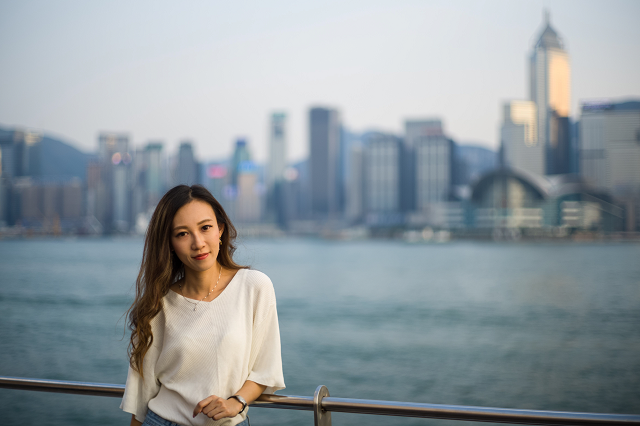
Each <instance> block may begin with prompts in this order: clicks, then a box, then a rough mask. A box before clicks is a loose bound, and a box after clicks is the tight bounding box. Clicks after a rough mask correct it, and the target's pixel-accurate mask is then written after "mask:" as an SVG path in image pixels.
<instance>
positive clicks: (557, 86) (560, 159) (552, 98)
mask: <svg viewBox="0 0 640 426" xmlns="http://www.w3.org/2000/svg"><path fill="white" fill-rule="evenodd" d="M530 99H531V101H533V102H535V104H536V106H537V109H538V111H537V113H538V120H537V121H538V131H537V134H538V140H539V141H540V142H541V143H542V144H543V145H544V147H545V163H546V164H545V172H546V173H547V174H556V173H566V172H567V170H566V169H567V164H568V163H567V161H568V159H566V158H565V157H566V155H564V153H565V152H566V151H567V148H568V144H569V143H570V142H569V137H568V121H567V119H568V117H569V114H570V112H571V111H570V105H571V67H570V65H569V55H568V53H567V51H566V50H565V48H564V43H563V41H562V39H560V37H559V36H558V33H557V32H556V31H555V30H554V29H553V28H552V27H551V24H550V22H549V13H548V12H545V28H544V30H543V31H542V34H541V35H540V37H539V38H538V41H537V42H536V45H535V46H534V48H533V52H532V54H531V62H530ZM564 163H567V164H564Z"/></svg>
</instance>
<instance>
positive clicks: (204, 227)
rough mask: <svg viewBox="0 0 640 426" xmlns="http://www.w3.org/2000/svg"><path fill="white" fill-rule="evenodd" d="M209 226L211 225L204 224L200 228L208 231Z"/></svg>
mask: <svg viewBox="0 0 640 426" xmlns="http://www.w3.org/2000/svg"><path fill="white" fill-rule="evenodd" d="M209 228H211V225H205V226H203V227H202V230H203V231H208V230H209Z"/></svg>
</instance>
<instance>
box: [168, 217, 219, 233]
mask: <svg viewBox="0 0 640 426" xmlns="http://www.w3.org/2000/svg"><path fill="white" fill-rule="evenodd" d="M212 220H213V219H208V218H207V219H202V220H201V221H200V222H198V223H197V224H196V225H202V224H203V223H205V222H211V221H212ZM181 228H185V229H187V228H189V227H188V226H187V225H179V226H176V227H175V228H173V230H174V231H175V230H176V229H181Z"/></svg>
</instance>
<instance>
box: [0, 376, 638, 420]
mask: <svg viewBox="0 0 640 426" xmlns="http://www.w3.org/2000/svg"><path fill="white" fill-rule="evenodd" d="M0 388H8V389H20V390H30V391H42V392H59V393H72V394H82V395H95V396H112V397H118V398H119V397H122V395H123V394H124V385H114V384H107V383H86V382H70V381H64V380H43V379H28V378H22V377H6V376H0ZM251 405H252V406H256V407H265V408H283V409H290V410H307V411H313V412H314V419H315V425H316V426H330V425H331V413H332V412H342V413H359V414H374V415H386V416H404V417H421V418H431V419H447V420H466V421H476V422H491V423H512V424H528V425H561V426H578V425H589V426H596V425H597V426H605V425H611V426H623V425H624V426H640V415H631V414H603V413H575V412H566V411H538V410H519V409H509V408H489V407H469V406H463V405H440V404H419V403H413V402H396V401H378V400H371V399H352V398H335V397H331V396H329V391H328V390H327V388H326V387H324V386H318V388H317V389H316V392H315V395H314V396H312V397H311V396H291V395H261V396H260V397H259V398H258V399H257V400H256V401H254V402H253V403H252V404H251Z"/></svg>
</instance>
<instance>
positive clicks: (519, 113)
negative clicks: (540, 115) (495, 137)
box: [501, 101, 545, 175]
mask: <svg viewBox="0 0 640 426" xmlns="http://www.w3.org/2000/svg"><path fill="white" fill-rule="evenodd" d="M536 116H537V111H536V104H535V103H533V102H530V101H510V102H506V103H505V104H504V115H503V122H502V128H501V139H502V155H503V161H504V165H505V166H507V167H512V168H517V169H523V170H527V171H528V172H530V173H534V174H536V175H544V174H545V149H544V145H543V144H542V143H541V142H540V141H539V140H538V135H537V132H538V128H537V127H538V126H537V125H536Z"/></svg>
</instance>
